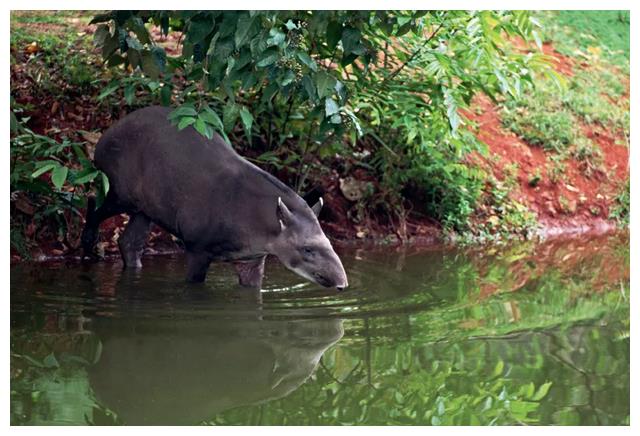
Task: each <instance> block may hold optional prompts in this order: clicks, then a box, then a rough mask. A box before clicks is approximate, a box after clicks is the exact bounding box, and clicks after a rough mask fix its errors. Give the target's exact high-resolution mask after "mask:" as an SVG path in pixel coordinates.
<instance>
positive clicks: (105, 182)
mask: <svg viewBox="0 0 640 436" xmlns="http://www.w3.org/2000/svg"><path fill="white" fill-rule="evenodd" d="M100 178H101V179H102V192H103V194H104V195H107V193H108V192H109V178H108V177H107V175H106V174H105V173H103V172H100Z"/></svg>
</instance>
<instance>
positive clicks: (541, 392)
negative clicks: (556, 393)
mask: <svg viewBox="0 0 640 436" xmlns="http://www.w3.org/2000/svg"><path fill="white" fill-rule="evenodd" d="M552 384H553V382H547V383H544V384H542V385H540V387H539V388H538V391H537V392H536V393H535V395H534V396H533V397H532V398H531V399H532V400H533V401H540V400H542V399H543V398H544V397H545V396H546V395H547V393H548V392H549V389H550V388H551V385H552Z"/></svg>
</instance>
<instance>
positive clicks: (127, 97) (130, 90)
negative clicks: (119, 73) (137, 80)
mask: <svg viewBox="0 0 640 436" xmlns="http://www.w3.org/2000/svg"><path fill="white" fill-rule="evenodd" d="M135 96H136V85H129V86H127V87H126V88H124V101H126V102H127V104H128V105H130V104H131V103H133V99H134V98H135Z"/></svg>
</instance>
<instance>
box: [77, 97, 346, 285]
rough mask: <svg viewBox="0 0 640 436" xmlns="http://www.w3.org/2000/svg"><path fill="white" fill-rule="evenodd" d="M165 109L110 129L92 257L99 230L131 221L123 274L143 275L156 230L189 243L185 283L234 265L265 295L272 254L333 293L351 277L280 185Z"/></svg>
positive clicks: (102, 151)
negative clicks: (213, 266)
mask: <svg viewBox="0 0 640 436" xmlns="http://www.w3.org/2000/svg"><path fill="white" fill-rule="evenodd" d="M170 112H171V110H170V109H169V108H164V107H160V106H152V107H147V108H144V109H139V110H137V111H135V112H132V113H130V114H129V115H127V116H126V117H124V118H123V119H122V120H120V121H118V122H117V123H116V124H114V125H113V126H111V127H110V128H109V129H108V130H107V131H106V132H105V133H104V135H102V137H101V138H100V141H99V142H98V144H97V145H96V150H95V157H94V160H95V165H96V167H97V168H98V169H100V170H102V171H103V172H104V173H105V174H106V175H107V176H108V178H109V186H110V188H109V192H108V194H107V196H106V198H105V201H104V203H103V204H102V206H101V207H100V208H98V209H97V210H94V208H95V202H94V201H93V200H92V199H91V200H90V201H89V207H88V209H87V216H86V224H85V227H84V230H83V232H82V246H83V250H84V253H85V255H91V254H92V253H93V249H94V246H95V243H96V241H97V238H98V226H99V225H100V223H101V222H102V221H103V220H105V219H107V218H109V217H111V216H113V215H116V214H120V213H127V214H128V215H129V217H130V219H129V223H128V224H127V226H126V228H125V230H124V233H123V234H122V235H121V236H120V239H119V241H118V245H119V248H120V254H121V255H122V260H123V262H124V265H125V267H133V268H139V267H141V266H142V264H141V261H140V258H141V256H142V252H143V249H144V244H145V242H146V239H147V234H148V231H149V225H150V223H151V222H154V223H156V224H158V225H159V226H161V227H163V228H165V229H166V230H168V231H169V232H171V233H172V234H174V235H175V236H177V237H178V238H180V239H181V240H182V241H183V242H184V246H185V249H186V257H187V279H188V280H189V281H194V282H202V281H204V279H205V276H206V272H207V269H208V267H209V264H210V263H211V262H212V261H230V262H233V263H234V265H235V267H236V271H237V273H238V277H239V280H240V284H241V285H244V286H250V287H256V288H260V287H261V285H262V277H263V275H264V260H265V257H266V256H267V255H268V254H273V255H275V256H276V257H278V259H280V261H281V262H282V263H283V264H284V265H285V266H286V267H287V268H289V269H291V270H292V271H294V272H296V273H297V274H299V275H301V276H302V277H304V278H306V279H308V280H311V281H312V282H315V283H318V284H320V285H322V286H325V287H336V288H338V289H339V290H340V289H343V288H345V287H346V286H347V276H346V273H345V271H344V268H343V266H342V263H341V262H340V259H339V258H338V256H337V255H336V253H335V251H334V250H333V248H332V247H331V243H330V242H329V240H328V239H327V237H326V236H325V235H324V233H323V232H322V229H321V228H320V224H319V223H318V219H317V215H318V214H319V212H320V209H321V208H322V199H321V198H320V199H319V200H318V201H317V203H315V204H314V205H313V206H312V207H310V206H309V205H308V204H307V203H306V202H305V200H304V199H303V198H302V197H300V196H299V195H298V194H296V193H295V192H294V191H293V190H292V189H290V188H289V187H287V186H286V185H284V184H283V183H282V182H280V181H279V180H278V179H276V178H275V177H273V176H272V175H270V174H268V173H267V172H265V171H263V170H262V169H260V168H258V167H257V166H255V165H253V164H252V163H250V162H249V161H247V160H245V159H244V158H242V157H241V156H240V155H238V154H237V153H236V152H235V151H234V150H233V149H232V148H231V147H230V146H228V145H227V144H226V143H225V142H224V141H223V140H222V138H221V137H220V136H218V135H215V136H214V137H213V139H211V140H209V139H207V138H205V137H204V136H202V135H200V134H199V133H198V132H197V131H196V130H195V129H194V128H193V127H191V126H190V127H187V128H185V129H183V130H178V129H177V127H175V126H174V125H172V124H171V122H170V121H169V120H168V119H167V116H168V115H169V113H170Z"/></svg>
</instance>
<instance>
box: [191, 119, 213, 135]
mask: <svg viewBox="0 0 640 436" xmlns="http://www.w3.org/2000/svg"><path fill="white" fill-rule="evenodd" d="M193 127H195V129H196V130H197V131H198V133H200V134H201V135H202V136H204V137H205V138H207V139H211V138H213V129H212V128H211V126H210V125H209V124H207V123H206V122H205V121H204V120H203V119H202V118H200V117H198V119H196V122H195V124H194V125H193Z"/></svg>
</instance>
